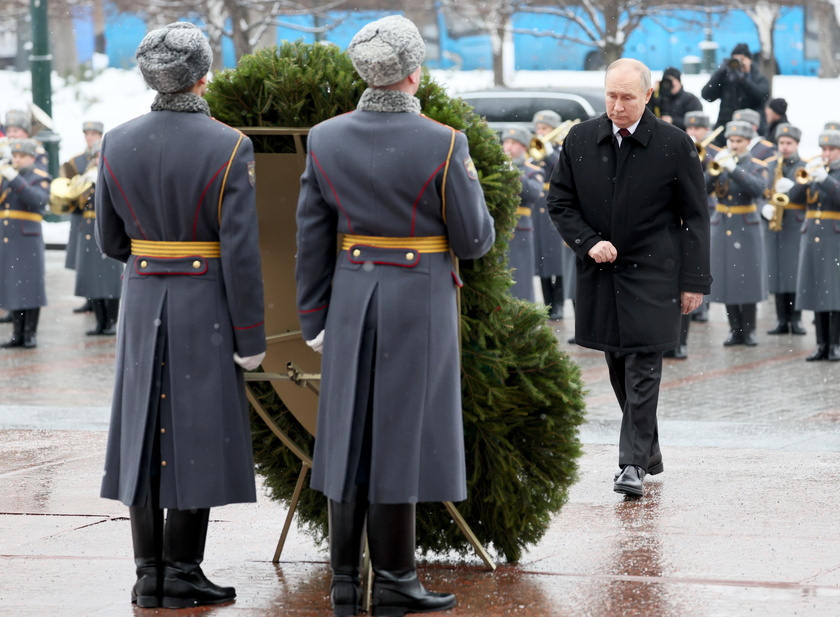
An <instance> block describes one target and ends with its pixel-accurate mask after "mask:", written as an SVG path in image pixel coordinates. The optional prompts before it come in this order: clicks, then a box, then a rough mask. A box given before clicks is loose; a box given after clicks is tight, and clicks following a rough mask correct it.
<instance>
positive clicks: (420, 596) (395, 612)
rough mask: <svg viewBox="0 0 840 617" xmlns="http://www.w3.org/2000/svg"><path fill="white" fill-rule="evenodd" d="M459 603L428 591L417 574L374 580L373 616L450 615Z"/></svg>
mask: <svg viewBox="0 0 840 617" xmlns="http://www.w3.org/2000/svg"><path fill="white" fill-rule="evenodd" d="M455 603H456V600H455V596H454V595H453V594H451V593H437V592H434V591H426V589H425V588H424V587H423V585H422V584H421V583H420V581H419V580H418V579H417V573H416V572H411V573H406V574H404V575H402V576H398V575H396V574H395V573H392V572H377V573H376V574H375V576H374V579H373V594H372V598H371V604H372V607H371V614H372V615H374V616H375V617H402V616H403V615H405V614H406V613H431V612H434V611H448V610H449V609H450V608H452V607H454V606H455Z"/></svg>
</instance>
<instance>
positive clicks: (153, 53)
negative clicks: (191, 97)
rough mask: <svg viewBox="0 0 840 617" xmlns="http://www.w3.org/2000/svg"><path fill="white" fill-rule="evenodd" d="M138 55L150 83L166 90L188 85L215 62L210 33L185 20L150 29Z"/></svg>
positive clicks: (159, 90) (180, 89)
mask: <svg viewBox="0 0 840 617" xmlns="http://www.w3.org/2000/svg"><path fill="white" fill-rule="evenodd" d="M135 57H136V58H137V65H138V66H139V67H140V72H141V73H143V79H145V80H146V83H147V84H148V85H149V87H150V88H151V89H152V90H157V91H158V92H162V93H165V94H166V93H172V92H183V91H184V90H186V89H188V88H189V87H190V86H192V85H193V84H194V83H195V82H197V81H198V80H199V79H201V78H202V77H204V76H205V75H207V72H208V71H209V70H210V64H211V63H212V62H213V52H212V51H211V49H210V43H208V42H207V37H205V36H204V34H203V33H202V32H201V30H199V29H198V27H197V26H194V25H193V24H190V23H187V22H185V21H176V22H174V23H171V24H168V25H166V26H164V27H163V28H158V29H157V30H152V31H151V32H149V33H148V34H147V35H146V36H145V37H143V40H142V41H140V45H139V46H138V47H137V53H136V54H135Z"/></svg>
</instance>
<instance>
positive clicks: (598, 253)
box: [587, 240, 618, 264]
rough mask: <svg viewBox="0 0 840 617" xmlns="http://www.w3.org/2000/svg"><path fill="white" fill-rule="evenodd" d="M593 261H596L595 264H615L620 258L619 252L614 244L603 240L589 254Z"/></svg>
mask: <svg viewBox="0 0 840 617" xmlns="http://www.w3.org/2000/svg"><path fill="white" fill-rule="evenodd" d="M587 255H589V256H590V257H591V258H592V259H594V260H595V263H599V264H602V263H604V262H613V261H615V260H616V258H617V257H618V251H617V250H615V247H614V246H613V243H612V242H608V241H607V240H601V241H600V242H598V243H597V244H596V245H595V246H593V247H592V248H591V249H589V252H588V253H587Z"/></svg>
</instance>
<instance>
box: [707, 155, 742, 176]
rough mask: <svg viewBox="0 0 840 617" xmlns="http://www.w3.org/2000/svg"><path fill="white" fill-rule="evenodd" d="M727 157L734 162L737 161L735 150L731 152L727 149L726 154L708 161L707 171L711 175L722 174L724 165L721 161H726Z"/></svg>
mask: <svg viewBox="0 0 840 617" xmlns="http://www.w3.org/2000/svg"><path fill="white" fill-rule="evenodd" d="M721 152H723V151H721ZM729 159H735V162H736V163H737V162H738V153H737V152H732V150H729V151H728V154H727V155H726V156H722V157H720V158H719V159H718V160H716V161H712V162H710V163H709V173H710V174H711V175H712V176H719V175H720V174H722V173H723V171H724V169H725V167H724V166H723V165H721V163H722V162H723V161H728V160H729Z"/></svg>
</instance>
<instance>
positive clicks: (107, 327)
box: [101, 298, 120, 336]
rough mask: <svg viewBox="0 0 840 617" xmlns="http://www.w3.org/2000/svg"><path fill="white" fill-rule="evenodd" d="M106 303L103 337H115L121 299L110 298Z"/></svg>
mask: <svg viewBox="0 0 840 617" xmlns="http://www.w3.org/2000/svg"><path fill="white" fill-rule="evenodd" d="M102 302H104V303H105V324H104V327H103V328H102V332H101V334H102V335H103V336H114V335H115V334H116V333H117V319H118V318H119V316H120V299H119V298H108V299H107V300H103V301H102Z"/></svg>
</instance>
